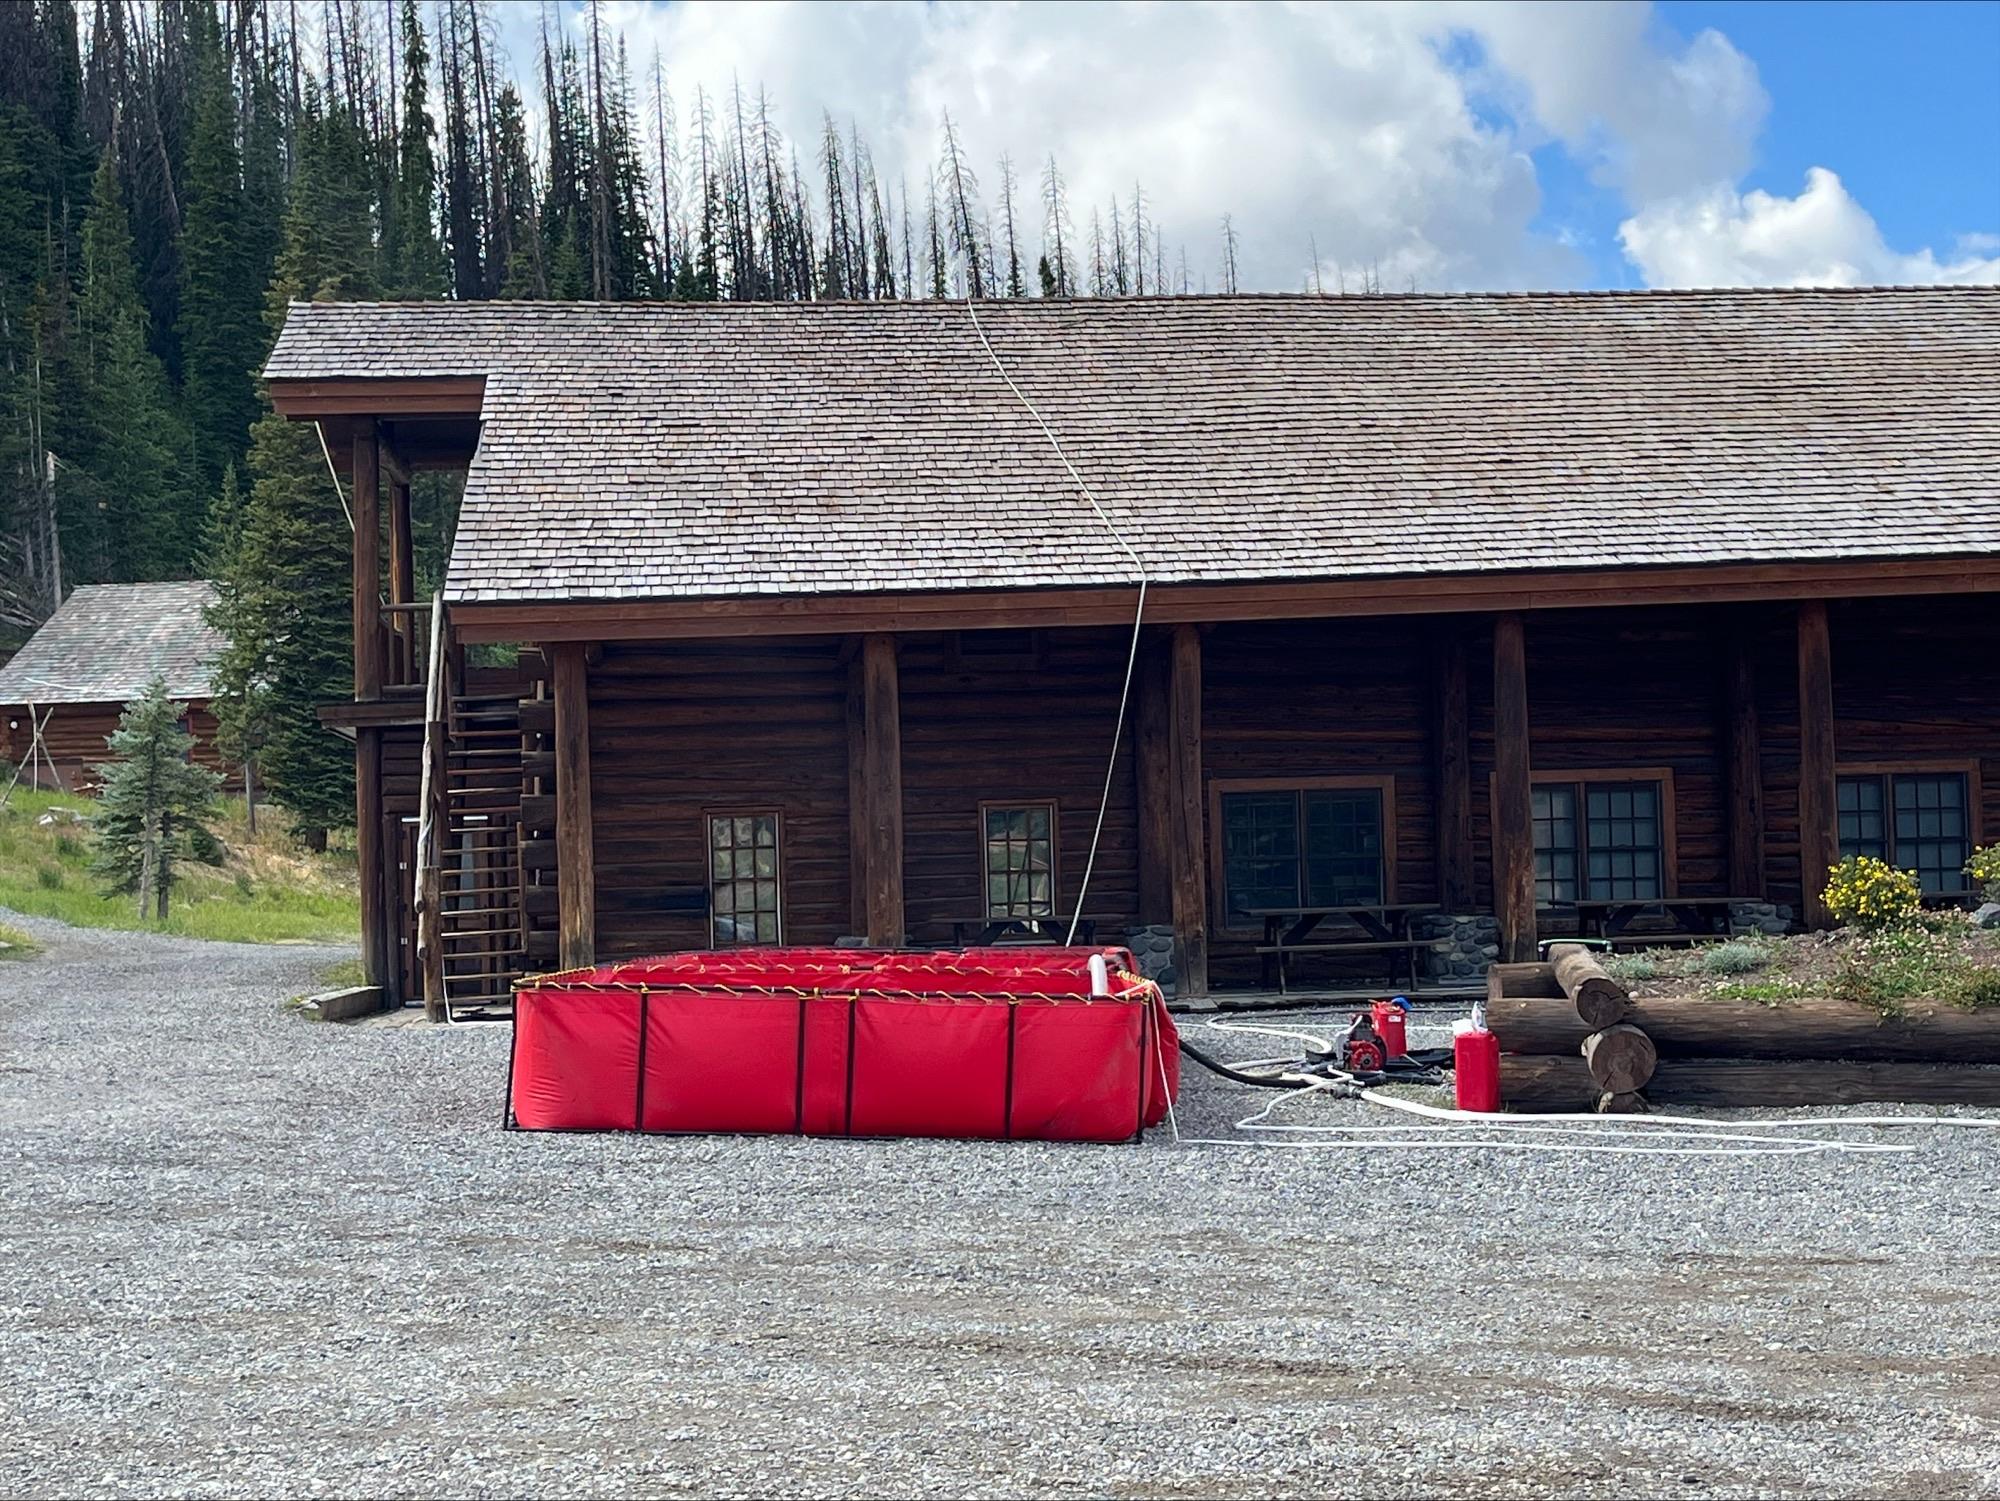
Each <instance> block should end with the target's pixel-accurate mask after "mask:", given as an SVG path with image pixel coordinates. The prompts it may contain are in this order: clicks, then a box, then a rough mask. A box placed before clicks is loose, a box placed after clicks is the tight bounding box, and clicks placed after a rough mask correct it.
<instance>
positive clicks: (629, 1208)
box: [0, 921, 2000, 1497]
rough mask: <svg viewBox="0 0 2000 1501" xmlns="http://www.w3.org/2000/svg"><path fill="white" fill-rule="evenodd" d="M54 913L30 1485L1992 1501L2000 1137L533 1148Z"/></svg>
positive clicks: (1998, 1406)
mask: <svg viewBox="0 0 2000 1501" xmlns="http://www.w3.org/2000/svg"><path fill="white" fill-rule="evenodd" d="M19 925H20V926H22V927H24V928H26V929H28V930H30V931H31V932H33V933H35V934H36V935H37V936H38V937H40V938H42V939H43V940H44V941H45V942H47V944H48V948H47V951H46V952H45V953H44V955H43V956H42V957H40V958H39V959H36V960H33V961H30V962H28V963H4V964H0V1157H4V1171H5V1182H6V1194H5V1200H4V1218H0V1255H4V1258H5V1261H4V1266H5V1272H4V1280H3V1281H0V1369H4V1371H5V1379H4V1385H0V1490H4V1491H5V1492H6V1493H9V1494H19V1495H46V1494H50V1493H67V1494H77V1493H83V1494H159V1493H178V1494H191V1495H261V1494H272V1493H286V1494H292V1495H300V1494H365V1495H405V1494H435V1493H450V1494H455V1495H466V1494H496V1495H499V1494H507V1495H513V1494H532V1495H542V1494H558V1493H576V1492H588V1493H592V1494H612V1495H622V1494H637V1493H659V1492H676V1491H679V1492H700V1493H736V1494H746V1495H747V1494H769V1493H774V1492H782V1493H805V1494H835V1493H854V1492H865V1493H877V1494H881V1493H890V1494H910V1495H963V1494H968V1493H999V1494H1022V1493H1034V1494H1058V1495H1067V1494H1101V1493H1107V1492H1109V1493H1117V1494H1123V1495H1140V1496H1160V1495H1169V1496H1178V1495H1225V1494H1227V1495H1234V1494H1263V1493H1270V1492H1288V1493H1325V1492H1355V1491H1359V1492H1366V1493H1370V1494H1377V1495H1447V1496H1460V1495H1463V1496H1475V1495H1476V1496H1496V1495H1497V1496H1513V1495H1527V1494H1542V1493H1549V1492H1555V1493H1560V1494H1564V1495H1606V1496H1613V1495H1615V1496H1627V1495H1633V1494H1644V1495H1664V1496H1692V1495H1702V1494H1728V1495H1753V1494H1754V1495H1774V1494H1814V1495H1819V1494H1840V1495H1856V1496H1863V1495H1865V1496H1926V1497H1928V1496H1938V1495H1972V1494H1981V1495H1992V1494H2000V1381H1996V1379H1995V1378H1996V1376H2000V1135H1992V1136H1989V1135H1988V1134H1987V1133H1983V1132H1976V1131H1968V1130H1960V1131H1955V1132H1952V1131H1943V1130H1935V1129H1925V1130H1913V1131H1909V1132H1906V1133H1901V1134H1902V1135H1904V1136H1906V1137H1907V1138H1908V1139H1909V1140H1910V1141H1912V1142H1913V1143H1915V1144H1918V1145H1920V1146H1921V1147H1922V1149H1923V1150H1922V1151H1921V1152H1919V1153H1918V1154H1915V1155H1911V1156H1888V1155H1882V1156H1873V1157H1864V1156H1851V1155H1850V1156H1817V1157H1789V1158H1767V1159H1761V1160H1754V1159H1741V1158H1737V1159H1722V1160H1700V1159H1682V1160H1673V1159H1654V1158H1624V1159H1620V1158H1612V1157H1603V1156H1556V1155H1529V1154H1525V1153H1515V1152H1506V1153H1499V1152H1488V1153H1479V1154H1470V1153H1444V1152H1403V1153H1400V1154H1373V1155H1370V1154H1367V1153H1362V1152H1348V1151H1325V1150H1300V1151H1279V1150H1256V1151H1253V1150H1244V1151H1232V1150H1229V1149H1205V1148H1200V1147H1193V1146H1187V1147H1180V1148H1176V1147H1174V1146H1173V1145H1172V1144H1171V1142H1170V1141H1168V1140H1167V1139H1166V1138H1165V1137H1164V1136H1163V1135H1161V1136H1158V1137H1156V1139H1155V1140H1154V1141H1153V1142H1151V1143H1150V1144H1149V1145H1148V1146H1146V1147H1143V1148H1083V1147H1069V1148H1059V1147H1040V1146H1032V1145H1018V1146H980V1145H965V1144H955V1143H913V1142H899V1143H847V1142H813V1141H797V1140H791V1139H782V1140H780V1139H768V1140H669V1139H638V1138H620V1137H596V1136H585V1137H578V1136H559V1135H546V1136H537V1135H527V1134H502V1133H501V1132H500V1131H499V1130H498V1125H499V1118H500V1108H499V1093H500V1086H501V1075H502V1071H503V1068H504V1063H505V1052H506V1043H507V1036H506V1032H505V1030H504V1029H500V1028H484V1029H471V1028H459V1029H451V1030H445V1029H439V1028H425V1027H382V1026H362V1027H338V1026H331V1025H323V1024H312V1023H308V1022H305V1021H302V1020H300V1019H299V1018H297V1017H296V1016H293V1015H290V1014H287V1013H285V1012H284V1011H283V1010H282V1006H281V1003H282V1002H283V1000H284V999H285V997H287V996H289V995H293V994H296V993H299V992H301V991H303V990H306V989H307V988H309V986H310V985H311V982H312V976H313V975H314V973H315V971H316V970H318V969H319V968H321V967H323V966H324V965H325V964H326V963H328V962H330V961H331V960H332V959H334V958H337V957H339V956H338V955H337V954H334V953H331V952H328V951H321V950H312V949H296V948H276V949H254V948H240V947H232V946H228V945H217V944H202V943H195V942H189V941H182V940H174V939H153V938H140V937H134V936H133V935H130V934H112V933H84V932H75V931H71V930H66V929H61V928H57V927H55V926H54V925H51V924H45V923H37V922H33V921H21V922H20V923H19ZM1230 1041H1231V1042H1233V1043H1235V1044H1236V1047H1235V1049H1234V1051H1235V1053H1236V1054H1237V1056H1242V1055H1243V1053H1244V1052H1245V1051H1246V1050H1247V1051H1252V1052H1255V1051H1264V1050H1265V1049H1264V1048H1263V1046H1262V1045H1256V1044H1250V1045H1248V1046H1247V1049H1246V1044H1245V1040H1241V1039H1230ZM1247 1094H1248V1091H1243V1090H1240V1089H1237V1088H1235V1087H1233V1086H1226V1085H1221V1084H1219V1083H1212V1081H1210V1080H1208V1079H1207V1078H1206V1077H1205V1076H1200V1075H1197V1076H1196V1077H1194V1078H1192V1079H1191V1080H1190V1083H1189V1088H1188V1091H1187V1093H1186V1095H1185V1096H1184V1108H1183V1112H1182V1126H1183V1129H1184V1130H1186V1131H1188V1132H1189V1134H1202V1135H1214V1134H1218V1133H1220V1132H1222V1131H1223V1130H1225V1129H1226V1125H1227V1122H1228V1121H1229V1120H1231V1119H1233V1118H1234V1117H1235V1116H1236V1115H1238V1114H1241V1113H1242V1112H1243V1111H1244V1110H1245V1109H1246V1108H1248V1106H1247V1105H1246V1104H1245V1096H1246V1095H1247ZM1253 1103H1262V1099H1261V1097H1260V1098H1259V1099H1258V1100H1256V1101H1255V1102H1253ZM1363 1108H1364V1107H1361V1106H1358V1105H1351V1104H1336V1103H1331V1102H1308V1103H1306V1104H1303V1105H1301V1106H1299V1107H1297V1110H1298V1114H1297V1116H1296V1118H1298V1119H1321V1120H1334V1119H1351V1118H1354V1117H1355V1116H1356V1115H1357V1113H1358V1112H1359V1111H1360V1110H1361V1109H1363ZM1857 1134H1859V1135H1863V1136H1865V1135H1866V1134H1867V1133H1857Z"/></svg>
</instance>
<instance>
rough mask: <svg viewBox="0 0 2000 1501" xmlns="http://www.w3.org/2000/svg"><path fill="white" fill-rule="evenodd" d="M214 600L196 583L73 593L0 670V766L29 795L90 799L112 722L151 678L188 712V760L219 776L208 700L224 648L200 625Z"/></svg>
mask: <svg viewBox="0 0 2000 1501" xmlns="http://www.w3.org/2000/svg"><path fill="white" fill-rule="evenodd" d="M214 600H215V586H214V585H213V584H210V583H208V582H206V581H205V580H201V579H196V580H193V581H190V582H182V583H169V584H84V585H82V586H80V587H79V588H78V589H77V590H76V592H75V593H74V594H72V595H70V597H69V598H68V599H67V600H65V601H64V602H63V606H62V608H61V609H59V610H57V611H56V613H55V614H54V615H52V616H50V617H49V619H48V620H47V621H46V622H45V623H44V624H43V626H42V628H41V629H40V630H38V631H36V632H35V634H34V635H33V636H31V637H29V638H28V643H27V644H26V645H25V646H23V647H22V648H21V649H20V651H18V652H16V653H15V654H14V657H13V660H12V661H10V662H8V663H7V665H6V666H4V667H0V758H4V759H5V760H7V761H10V762H12V763H13V764H14V765H16V766H19V767H20V768H21V780H22V781H23V782H24V783H26V784H27V785H28V786H31V787H43V788H48V789H50V790H55V791H62V792H91V791H94V790H95V787H96V781H97V777H96V773H95V772H94V771H93V770H92V768H94V767H95V766H97V765H98V764H99V763H100V762H102V761H104V760H105V759H106V757H107V756H108V755H109V754H110V752H109V750H108V749H107V747H106V744H105V742H106V741H107V740H108V739H109V737H110V735H111V733H112V731H114V730H116V729H117V728H118V717H119V715H121V714H123V713H124V712H125V705H126V703H127V702H128V701H129V700H131V699H134V698H137V697H138V696H139V695H140V694H142V693H144V692H145V691H146V687H147V685H148V684H150V683H151V682H152V681H153V678H154V676H155V675H159V676H163V677H165V678H166V680H167V692H168V694H169V695H171V696H172V697H173V698H174V699H176V700H177V701H179V702H180V703H182V704H185V705H186V706H187V728H188V731H189V733H191V734H192V735H193V736H194V740H195V750H194V756H195V759H196V760H197V761H199V762H201V763H202V764H203V765H205V766H210V767H213V768H215V769H216V770H217V771H222V770H223V769H224V768H223V766H222V762H221V760H220V758H219V757H218V756H217V755H216V751H215V729H216V725H215V716H214V715H213V714H211V713H210V712H209V697H210V694H211V692H212V685H211V679H210V674H211V673H212V671H213V670H214V665H215V661H216V659H217V657H218V656H219V655H220V654H221V652H222V648H223V646H224V644H225V643H224V641H223V638H222V635H221V633H220V632H218V631H216V630H214V629H212V628H211V627H210V626H209V624H208V623H207V621H205V620H204V619H203V618H202V611H203V610H204V609H206V608H207V607H208V606H209V605H210V604H212V603H214ZM37 729H39V731H40V734H39V740H38V737H37V734H36V731H37Z"/></svg>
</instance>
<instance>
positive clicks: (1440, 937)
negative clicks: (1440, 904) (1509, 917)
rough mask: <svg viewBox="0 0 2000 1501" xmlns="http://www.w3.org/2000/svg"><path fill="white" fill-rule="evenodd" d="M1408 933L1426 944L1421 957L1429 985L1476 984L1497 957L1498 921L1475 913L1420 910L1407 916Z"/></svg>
mask: <svg viewBox="0 0 2000 1501" xmlns="http://www.w3.org/2000/svg"><path fill="white" fill-rule="evenodd" d="M1410 936H1411V937H1412V938H1415V939H1417V940H1419V941H1421V942H1425V943H1428V944H1429V945H1430V947H1429V948H1428V949H1426V950H1424V951H1423V952H1422V954H1421V957H1422V959H1423V961H1424V967H1423V974H1424V979H1425V980H1426V981H1428V982H1429V983H1430V984H1432V985H1451V986H1456V987H1460V988H1465V987H1471V986H1476V985H1479V984H1480V983H1482V982H1483V981H1484V980H1485V979H1486V969H1487V966H1488V965H1490V964H1492V963H1493V961H1494V960H1496V959H1498V958H1499V957H1500V921H1499V919H1498V918H1495V917H1489V916H1485V915H1483V914H1479V913H1468V914H1462V915H1454V914H1452V913H1449V912H1421V913H1418V914H1417V916H1415V917H1414V918H1412V919H1411V920H1410Z"/></svg>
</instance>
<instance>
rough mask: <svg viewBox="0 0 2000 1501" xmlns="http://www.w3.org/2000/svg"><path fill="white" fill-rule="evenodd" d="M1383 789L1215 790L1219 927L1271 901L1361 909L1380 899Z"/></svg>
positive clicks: (1240, 922) (1247, 919) (1384, 890)
mask: <svg viewBox="0 0 2000 1501" xmlns="http://www.w3.org/2000/svg"><path fill="white" fill-rule="evenodd" d="M1385 791H1386V789H1385V787H1383V786H1367V787H1352V786H1349V787H1327V786H1319V787H1314V786H1305V787H1276V788H1264V787H1255V788H1242V789H1241V790H1229V789H1227V788H1221V789H1218V792H1217V803H1216V821H1217V823H1218V825H1219V827H1220V833H1221V841H1222V890H1223V907H1224V913H1225V925H1227V926H1235V927H1248V926H1252V925H1254V922H1255V919H1254V918H1252V917H1251V916H1250V914H1251V913H1253V912H1256V911H1258V910H1260V909H1269V908H1277V907H1366V906H1373V905H1376V904H1378V903H1380V902H1383V901H1385V900H1386V899H1387V896H1388V886H1389V882H1388V870H1387V864H1386V861H1385V857H1384V851H1385V849H1386V848H1387V842H1386V840H1385V838H1384V834H1383V827H1382V814H1383V809H1384V807H1385V797H1384V793H1385Z"/></svg>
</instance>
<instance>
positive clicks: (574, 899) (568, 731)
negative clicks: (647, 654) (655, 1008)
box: [550, 641, 597, 969]
mask: <svg viewBox="0 0 2000 1501" xmlns="http://www.w3.org/2000/svg"><path fill="white" fill-rule="evenodd" d="M553 652H554V660H553V661H552V662H551V664H550V665H551V668H552V674H553V676H554V678H555V699H556V908H557V913H558V919H559V925H560V933H561V942H560V959H561V963H562V967H563V968H564V969H579V968H582V967H583V966H585V965H589V964H594V963H596V962H597V872H596V854H595V849H594V846H593V831H592V827H591V811H590V675H589V670H588V668H587V667H586V665H585V663H584V655H583V654H584V643H583V642H581V641H558V642H556V643H555V645H554V647H553Z"/></svg>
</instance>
